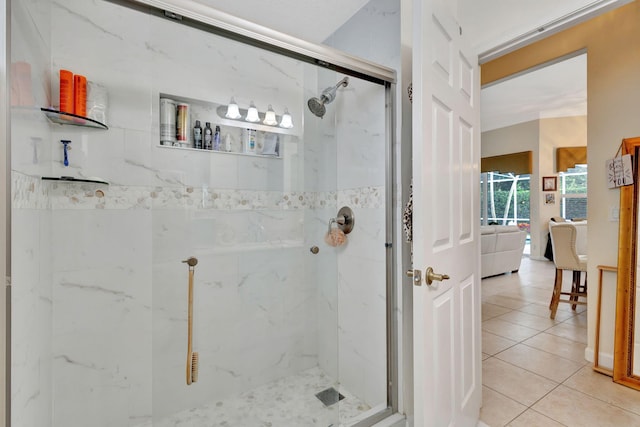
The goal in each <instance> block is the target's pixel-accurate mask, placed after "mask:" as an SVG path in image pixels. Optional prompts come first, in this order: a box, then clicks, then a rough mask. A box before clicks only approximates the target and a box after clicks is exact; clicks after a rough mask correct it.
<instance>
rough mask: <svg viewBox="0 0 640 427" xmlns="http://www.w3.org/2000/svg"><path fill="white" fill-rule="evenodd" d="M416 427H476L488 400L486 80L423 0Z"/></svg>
mask: <svg viewBox="0 0 640 427" xmlns="http://www.w3.org/2000/svg"><path fill="white" fill-rule="evenodd" d="M413 8H414V9H413V12H414V22H413V25H414V28H413V31H414V33H413V43H414V44H413V113H412V114H413V190H414V193H413V198H414V199H413V203H414V211H413V227H414V230H413V240H414V260H413V262H414V264H413V268H414V269H415V270H421V273H422V275H423V277H424V276H426V272H425V270H426V269H427V267H432V268H433V270H434V272H435V273H436V274H442V275H448V276H449V279H448V280H443V281H434V282H433V283H432V284H431V285H427V284H426V282H425V280H426V277H424V279H425V280H423V281H422V284H421V285H420V286H416V285H414V286H413V298H414V325H413V326H414V373H415V389H414V394H415V401H414V408H415V423H414V425H415V426H416V427H419V426H438V427H440V426H452V427H454V426H455V427H465V426H475V425H476V422H477V420H478V418H479V411H480V403H481V398H482V384H481V371H480V370H481V349H480V265H479V260H480V256H479V251H480V246H479V243H478V239H479V226H480V211H479V182H480V175H479V167H478V163H479V157H480V156H479V150H480V133H479V105H478V100H479V80H480V79H479V75H478V74H479V72H478V65H477V63H478V62H477V57H476V56H474V55H471V54H469V53H468V52H467V51H466V50H464V49H463V48H462V46H463V42H462V36H461V33H462V31H461V29H460V28H459V26H458V24H457V23H456V20H455V19H454V18H453V17H452V16H451V14H450V13H449V11H448V10H447V9H446V8H445V7H442V6H441V5H440V4H439V3H438V2H437V0H414V2H413Z"/></svg>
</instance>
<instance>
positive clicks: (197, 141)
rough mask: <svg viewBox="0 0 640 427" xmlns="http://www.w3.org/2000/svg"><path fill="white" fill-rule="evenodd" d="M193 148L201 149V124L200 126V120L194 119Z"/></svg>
mask: <svg viewBox="0 0 640 427" xmlns="http://www.w3.org/2000/svg"><path fill="white" fill-rule="evenodd" d="M193 148H200V149H202V126H200V120H196V125H195V126H194V127H193Z"/></svg>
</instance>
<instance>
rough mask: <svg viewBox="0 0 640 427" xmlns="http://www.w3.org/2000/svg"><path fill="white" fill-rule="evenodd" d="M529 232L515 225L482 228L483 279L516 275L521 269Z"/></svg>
mask: <svg viewBox="0 0 640 427" xmlns="http://www.w3.org/2000/svg"><path fill="white" fill-rule="evenodd" d="M526 238H527V232H526V231H521V230H520V229H519V228H518V227H517V226H515V225H483V226H481V227H480V249H481V250H480V253H481V255H480V264H481V267H480V270H481V273H482V277H483V278H484V277H489V276H495V275H496V274H502V273H508V272H512V273H515V272H517V271H518V270H519V269H520V260H521V259H522V252H523V250H524V244H525V240H526Z"/></svg>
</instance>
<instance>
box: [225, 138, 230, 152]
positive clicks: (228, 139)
mask: <svg viewBox="0 0 640 427" xmlns="http://www.w3.org/2000/svg"><path fill="white" fill-rule="evenodd" d="M224 151H226V152H227V153H230V152H231V135H229V134H226V135H225V137H224Z"/></svg>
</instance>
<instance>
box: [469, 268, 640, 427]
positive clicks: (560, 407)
mask: <svg viewBox="0 0 640 427" xmlns="http://www.w3.org/2000/svg"><path fill="white" fill-rule="evenodd" d="M554 274H555V268H554V266H553V263H551V262H547V261H535V260H530V259H529V258H528V257H524V258H523V260H522V265H521V267H520V271H519V272H518V273H516V274H505V275H500V276H495V277H489V278H486V279H484V280H483V281H482V346H483V347H482V350H483V362H482V383H483V394H482V399H483V407H482V410H481V412H480V419H481V421H482V422H484V423H486V424H488V425H489V426H491V427H501V426H510V427H525V426H527V427H553V426H576V427H591V426H593V427H595V426H598V427H600V426H640V392H638V391H635V390H632V389H630V388H627V387H624V386H621V385H618V384H615V383H614V382H613V381H611V378H610V377H607V376H605V375H602V374H598V373H595V372H593V370H592V368H591V366H592V365H591V363H589V362H587V361H586V360H585V359H584V349H585V347H586V344H587V313H586V306H578V307H577V310H576V312H573V311H572V310H571V306H569V305H568V304H562V303H561V304H560V305H559V306H558V313H557V315H556V318H555V320H551V319H550V318H549V308H548V307H549V299H550V297H551V289H552V285H553V280H554ZM566 274H569V273H566ZM564 283H565V284H568V283H570V277H569V276H566V277H565V278H564ZM592 286H593V285H592Z"/></svg>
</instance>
